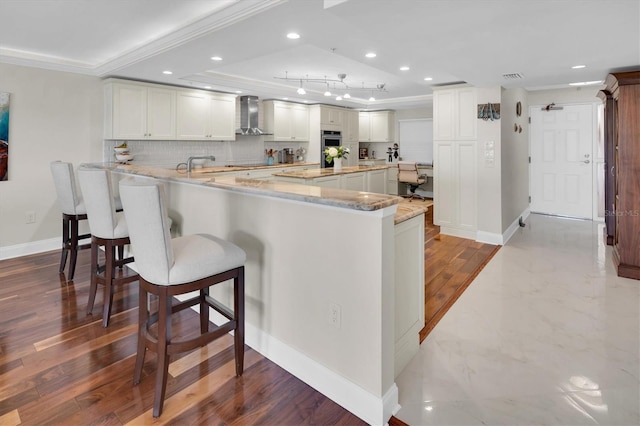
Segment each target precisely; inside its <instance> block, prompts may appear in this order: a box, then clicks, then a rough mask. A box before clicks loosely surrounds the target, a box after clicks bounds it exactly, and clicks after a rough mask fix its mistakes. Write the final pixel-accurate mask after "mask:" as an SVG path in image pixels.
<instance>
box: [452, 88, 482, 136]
mask: <svg viewBox="0 0 640 426" xmlns="http://www.w3.org/2000/svg"><path fill="white" fill-rule="evenodd" d="M456 103H457V108H456V111H455V114H456V117H457V127H456V136H457V138H458V139H475V138H476V134H477V131H476V128H477V123H478V119H477V115H478V113H477V108H478V107H477V101H476V89H474V88H472V87H469V88H464V89H458V90H457V99H456Z"/></svg>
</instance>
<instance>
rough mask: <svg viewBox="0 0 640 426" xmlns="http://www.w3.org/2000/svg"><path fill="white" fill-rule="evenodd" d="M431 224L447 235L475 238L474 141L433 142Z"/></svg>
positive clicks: (475, 183)
mask: <svg viewBox="0 0 640 426" xmlns="http://www.w3.org/2000/svg"><path fill="white" fill-rule="evenodd" d="M433 157H434V159H433V160H434V168H433V173H434V174H433V181H434V184H433V195H434V223H435V224H436V225H439V226H441V227H444V228H446V232H445V233H447V234H449V235H455V236H459V237H463V238H473V239H475V231H476V229H477V224H476V215H477V213H476V209H477V191H476V185H477V175H476V162H477V160H476V141H435V142H434V145H433Z"/></svg>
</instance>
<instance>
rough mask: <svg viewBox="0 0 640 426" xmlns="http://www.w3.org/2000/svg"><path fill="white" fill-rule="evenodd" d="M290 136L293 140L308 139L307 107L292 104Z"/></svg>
mask: <svg viewBox="0 0 640 426" xmlns="http://www.w3.org/2000/svg"><path fill="white" fill-rule="evenodd" d="M290 120H291V121H290V122H291V137H292V139H293V140H295V141H308V140H309V108H308V107H306V106H305V105H294V106H293V107H292V108H291V119H290Z"/></svg>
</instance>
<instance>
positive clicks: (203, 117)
mask: <svg viewBox="0 0 640 426" xmlns="http://www.w3.org/2000/svg"><path fill="white" fill-rule="evenodd" d="M104 88H105V128H104V129H105V130H104V137H105V139H118V140H142V139H148V140H176V139H183V140H235V123H236V97H235V95H227V94H224V93H215V92H207V91H204V90H189V89H180V88H177V87H171V86H162V85H158V84H151V83H139V82H134V81H127V80H118V79H109V80H107V81H106V82H105V86H104Z"/></svg>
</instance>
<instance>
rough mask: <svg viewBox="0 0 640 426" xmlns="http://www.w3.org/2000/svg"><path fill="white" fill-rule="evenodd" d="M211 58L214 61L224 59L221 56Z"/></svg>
mask: <svg viewBox="0 0 640 426" xmlns="http://www.w3.org/2000/svg"><path fill="white" fill-rule="evenodd" d="M211 60H212V61H221V60H222V58H221V57H220V56H212V57H211Z"/></svg>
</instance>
